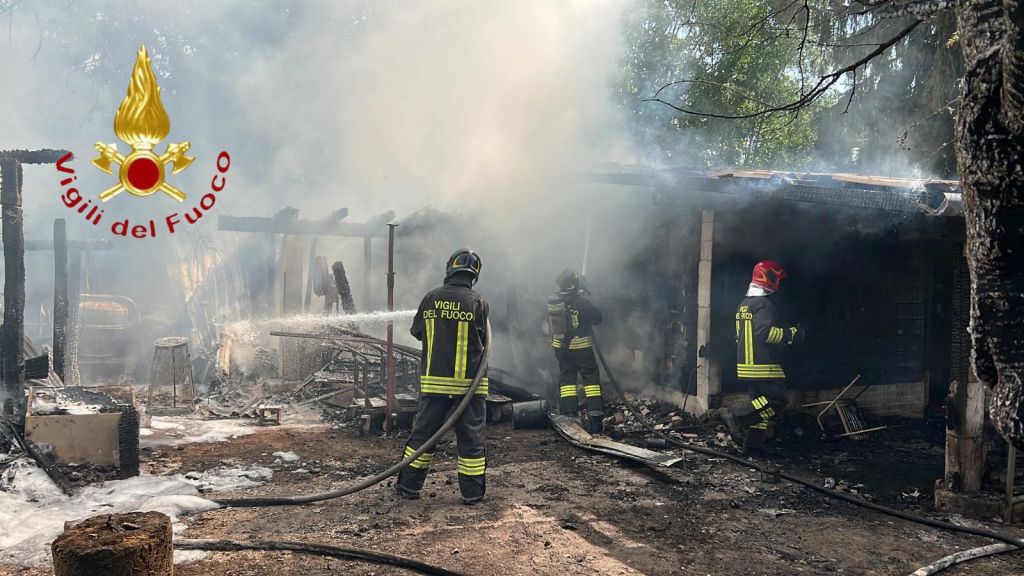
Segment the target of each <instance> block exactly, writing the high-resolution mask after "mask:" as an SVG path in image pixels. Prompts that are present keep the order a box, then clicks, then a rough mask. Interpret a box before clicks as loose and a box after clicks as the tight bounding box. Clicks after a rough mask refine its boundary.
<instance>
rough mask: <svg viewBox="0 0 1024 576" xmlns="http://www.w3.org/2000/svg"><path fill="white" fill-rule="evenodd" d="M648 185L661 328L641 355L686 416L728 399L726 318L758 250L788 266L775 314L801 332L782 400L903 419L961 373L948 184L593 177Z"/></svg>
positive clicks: (959, 282)
mask: <svg viewBox="0 0 1024 576" xmlns="http://www.w3.org/2000/svg"><path fill="white" fill-rule="evenodd" d="M596 180H598V181H601V182H605V183H616V184H625V185H632V186H645V187H649V188H651V189H653V196H652V201H653V202H654V204H655V205H656V207H658V217H657V222H656V225H655V228H654V230H653V233H652V240H651V250H649V253H650V254H652V255H651V256H650V258H649V261H648V262H647V263H646V265H647V266H650V267H653V268H656V269H657V270H658V271H659V272H658V274H660V275H661V276H662V278H661V280H662V281H661V282H658V283H656V284H658V285H659V286H662V287H663V289H664V291H665V294H661V295H656V297H658V298H659V299H663V300H664V301H665V302H666V306H665V309H666V310H667V312H665V317H664V318H660V320H662V323H661V325H662V326H664V329H663V332H664V334H663V337H662V338H655V339H653V340H652V344H651V346H652V347H654V348H660V349H651V350H648V351H647V353H648V354H650V355H651V356H652V357H654V358H658V359H659V361H658V365H659V367H661V368H665V369H664V370H663V372H662V373H661V376H662V377H661V379H660V384H661V385H662V386H663V387H666V388H670V389H671V388H676V389H680V390H682V391H683V392H685V393H686V394H688V401H689V404H688V406H689V407H690V408H689V409H690V410H692V411H696V412H704V411H707V410H709V409H713V408H716V407H718V406H723V405H729V404H731V403H733V402H734V401H735V399H736V398H734V397H738V396H740V395H743V394H745V393H746V390H745V389H744V388H743V386H742V385H741V384H740V383H739V382H738V381H737V378H736V374H735V369H734V368H733V367H734V366H735V363H736V344H735V334H734V314H735V311H736V305H737V303H738V302H739V301H740V300H741V299H742V297H743V295H744V293H745V292H746V290H747V286H748V284H749V282H750V270H751V268H752V267H753V265H754V264H755V263H756V262H758V261H759V260H761V259H773V260H776V261H778V262H781V263H783V265H784V266H785V267H786V268H787V270H788V271H789V276H788V277H787V279H786V280H785V282H784V284H785V288H784V289H783V290H781V291H780V292H779V294H778V296H777V304H778V306H779V309H780V312H781V313H782V314H783V315H784V316H785V318H786V319H787V320H788V321H789V322H790V323H794V324H795V323H799V324H800V325H801V327H802V328H804V329H805V330H806V333H807V340H806V342H805V343H804V345H803V346H802V347H801V349H800V350H799V352H798V353H796V354H794V355H793V356H792V357H791V358H789V359H788V360H789V361H788V363H787V368H786V369H787V374H788V375H789V378H790V395H791V403H792V404H793V405H802V404H807V403H813V402H817V401H821V400H828V399H831V398H834V397H835V396H836V395H837V394H838V393H839V391H840V390H842V388H843V387H845V386H846V385H847V384H848V383H850V382H851V381H852V380H853V379H854V378H856V377H857V376H858V375H859V376H860V380H859V381H858V385H857V386H855V387H854V389H853V390H852V391H851V392H852V393H857V392H858V391H860V390H861V389H862V388H863V387H865V386H866V387H867V389H866V390H864V391H863V394H862V396H861V397H860V398H859V400H858V402H859V403H860V404H861V405H862V406H864V407H866V408H869V409H870V410H871V411H872V412H874V413H875V414H877V415H880V416H887V415H900V416H909V417H919V416H922V415H923V414H924V412H925V409H926V406H927V405H928V404H929V403H932V402H934V403H941V400H942V399H943V398H945V396H946V395H947V393H948V390H949V384H950V381H951V380H954V379H957V380H959V381H961V382H964V381H966V378H967V375H966V371H967V366H968V360H969V359H968V350H969V347H968V345H967V342H966V338H967V332H966V317H967V313H968V311H967V301H968V293H967V290H969V286H968V279H967V271H966V261H965V258H964V256H963V243H964V228H963V220H962V219H961V218H959V217H958V216H959V215H960V211H959V202H960V197H959V189H958V185H957V183H956V182H951V181H923V180H910V179H897V178H873V177H863V176H855V175H848V174H793V173H781V172H769V171H728V172H717V173H697V172H689V171H662V172H649V173H644V174H640V173H636V172H633V173H618V174H604V175H601V176H600V177H598V178H596Z"/></svg>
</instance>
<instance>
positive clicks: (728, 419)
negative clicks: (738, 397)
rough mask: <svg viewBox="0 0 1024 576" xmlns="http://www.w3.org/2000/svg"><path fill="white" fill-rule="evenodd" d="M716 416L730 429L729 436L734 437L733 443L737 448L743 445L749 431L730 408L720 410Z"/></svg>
mask: <svg viewBox="0 0 1024 576" xmlns="http://www.w3.org/2000/svg"><path fill="white" fill-rule="evenodd" d="M715 416H716V417H717V418H718V420H719V421H721V422H722V424H725V427H726V428H728V429H729V435H730V436H732V441H733V442H734V443H736V445H737V446H739V445H741V444H743V442H744V438H745V437H746V434H747V430H745V429H744V428H743V426H741V425H740V423H739V420H738V418H737V417H736V415H735V414H733V413H732V410H730V409H728V408H719V409H718V412H717V413H716V414H715Z"/></svg>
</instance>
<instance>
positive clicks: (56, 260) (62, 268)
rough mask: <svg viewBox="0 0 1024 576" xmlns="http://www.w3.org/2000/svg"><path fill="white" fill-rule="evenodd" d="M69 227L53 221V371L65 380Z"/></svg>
mask: <svg viewBox="0 0 1024 576" xmlns="http://www.w3.org/2000/svg"><path fill="white" fill-rule="evenodd" d="M68 304H69V302H68V229H67V223H66V222H65V221H64V219H63V218H58V219H56V220H54V221H53V371H54V372H56V373H57V376H58V377H60V379H61V382H64V367H65V365H66V364H65V361H66V359H67V346H66V343H67V329H68Z"/></svg>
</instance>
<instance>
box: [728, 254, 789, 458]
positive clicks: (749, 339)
mask: <svg viewBox="0 0 1024 576" xmlns="http://www.w3.org/2000/svg"><path fill="white" fill-rule="evenodd" d="M785 277H786V270H785V268H783V267H782V266H781V265H780V264H779V263H778V262H775V261H773V260H762V261H760V262H758V263H757V265H756V266H754V272H753V275H752V277H751V281H750V286H749V288H748V289H747V295H746V297H745V298H744V299H743V300H742V301H741V302H740V304H739V306H738V307H737V309H736V376H737V378H738V379H739V381H740V382H741V383H744V384H746V385H747V390H748V394H749V400H748V401H747V402H744V403H743V404H741V405H739V406H735V407H733V408H732V409H727V410H722V411H720V415H721V418H722V420H723V421H724V422H725V424H726V425H727V426H728V427H729V432H730V434H731V435H732V436H733V441H734V442H737V443H739V442H740V439H741V438H742V445H743V451H744V452H745V453H750V452H758V451H760V450H761V448H762V447H763V446H764V439H765V434H766V431H767V429H768V422H769V421H770V420H771V419H772V418H773V417H774V416H775V415H776V414H777V413H779V412H781V411H782V409H783V408H785V406H786V404H787V403H788V398H787V392H786V372H785V370H784V369H783V367H782V360H783V357H784V356H785V353H786V350H787V348H788V347H790V346H792V345H793V344H795V343H798V342H800V341H801V340H802V339H803V331H802V330H801V329H800V326H799V325H796V326H792V325H787V324H786V323H784V322H783V321H782V320H781V319H780V317H779V314H778V312H777V311H776V308H775V303H774V302H772V298H771V296H772V294H775V293H776V292H777V291H778V290H779V285H780V283H781V282H782V279H783V278H785Z"/></svg>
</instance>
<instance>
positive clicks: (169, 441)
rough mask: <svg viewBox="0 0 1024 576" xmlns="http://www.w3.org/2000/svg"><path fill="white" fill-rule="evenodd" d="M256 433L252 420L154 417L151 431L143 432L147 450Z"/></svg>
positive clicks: (142, 443) (142, 430)
mask: <svg viewBox="0 0 1024 576" xmlns="http://www.w3.org/2000/svg"><path fill="white" fill-rule="evenodd" d="M255 431H256V428H255V427H254V426H253V421H252V420H203V419H199V418H189V417H187V416H153V422H152V423H151V424H150V426H149V428H148V429H147V428H141V429H140V430H139V436H144V437H145V438H144V439H142V440H141V441H140V446H142V447H143V448H155V447H158V446H175V445H178V444H190V443H193V442H226V441H228V440H230V439H232V438H238V437H239V436H245V435H247V434H252V433H253V432H255Z"/></svg>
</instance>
